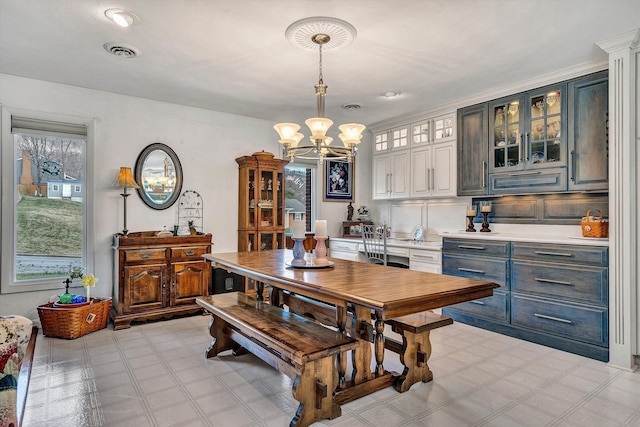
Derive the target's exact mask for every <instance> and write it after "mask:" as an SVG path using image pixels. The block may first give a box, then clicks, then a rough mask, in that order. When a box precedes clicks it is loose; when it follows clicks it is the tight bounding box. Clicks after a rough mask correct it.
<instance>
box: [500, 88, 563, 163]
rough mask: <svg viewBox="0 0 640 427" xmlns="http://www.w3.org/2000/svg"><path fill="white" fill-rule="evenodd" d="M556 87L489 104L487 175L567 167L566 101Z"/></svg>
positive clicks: (561, 91)
mask: <svg viewBox="0 0 640 427" xmlns="http://www.w3.org/2000/svg"><path fill="white" fill-rule="evenodd" d="M565 92H566V91H565V90H564V86H563V85H562V84H561V85H557V86H552V87H547V88H542V89H536V90H535V91H530V92H526V93H523V94H519V95H515V96H511V97H508V98H503V99H499V100H496V101H493V102H491V103H489V157H490V159H489V163H490V166H489V169H490V172H492V173H494V172H501V171H510V170H511V171H516V170H526V169H538V168H547V167H560V166H566V163H567V162H566V137H565V134H566V132H565V131H564V130H565V129H564V128H565V127H566V117H565V116H566V100H565V99H564V93H565Z"/></svg>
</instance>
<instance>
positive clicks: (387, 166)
mask: <svg viewBox="0 0 640 427" xmlns="http://www.w3.org/2000/svg"><path fill="white" fill-rule="evenodd" d="M390 172H391V159H390V156H389V155H383V156H373V199H374V200H380V199H388V198H389V193H390V191H391V187H390V185H389V178H390V177H389V173H390Z"/></svg>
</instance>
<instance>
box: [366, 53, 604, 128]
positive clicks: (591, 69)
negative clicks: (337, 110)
mask: <svg viewBox="0 0 640 427" xmlns="http://www.w3.org/2000/svg"><path fill="white" fill-rule="evenodd" d="M608 68H609V60H608V58H605V59H603V60H600V61H593V62H588V63H584V64H580V65H576V66H573V67H568V68H563V69H561V70H556V71H553V72H551V73H547V74H542V75H540V76H537V77H534V78H531V79H528V80H523V81H521V82H518V83H515V84H511V85H507V86H500V87H493V88H491V89H487V90H485V91H482V92H479V93H477V94H475V95H472V96H470V97H466V98H462V99H458V100H455V101H452V102H448V103H446V104H442V105H439V106H438V107H435V108H429V109H424V110H418V111H415V112H412V113H408V114H403V115H401V116H396V117H391V118H389V119H385V120H381V121H379V122H375V123H371V124H369V125H368V126H367V127H368V128H369V129H370V130H371V131H372V132H374V133H375V132H379V131H382V130H386V129H391V128H394V127H398V126H403V125H407V124H410V123H415V122H418V121H421V120H424V119H426V118H432V117H436V116H440V115H442V114H449V113H451V112H452V111H456V110H457V109H459V108H463V107H467V106H469V105H474V104H479V103H482V102H488V101H491V100H493V99H497V98H502V97H503V96H509V95H513V94H515V93H520V92H524V91H527V90H531V89H536V88H539V87H542V86H547V85H550V84H554V83H558V82H561V81H563V80H570V79H573V78H576V77H581V76H584V75H587V74H591V73H596V72H598V71H603V70H607V69H608Z"/></svg>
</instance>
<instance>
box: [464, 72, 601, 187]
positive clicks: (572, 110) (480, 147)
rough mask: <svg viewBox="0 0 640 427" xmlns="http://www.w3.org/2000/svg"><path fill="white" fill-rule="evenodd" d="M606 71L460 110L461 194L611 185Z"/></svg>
mask: <svg viewBox="0 0 640 427" xmlns="http://www.w3.org/2000/svg"><path fill="white" fill-rule="evenodd" d="M607 93H608V78H607V72H601V73H595V74H591V75H589V76H584V77H581V78H578V79H573V80H570V81H565V82H560V83H557V84H553V85H549V86H545V87H541V88H538V89H534V90H530V91H527V92H522V93H518V94H514V95H512V96H507V97H504V98H500V99H496V100H494V101H490V102H487V103H484V104H479V105H476V106H473V107H467V108H463V109H461V110H459V111H458V128H459V130H458V155H459V157H458V164H459V171H458V195H460V196H481V195H505V194H538V193H549V192H556V193H557V192H572V191H602V190H604V191H606V190H607V188H608V168H607V163H608V162H607V158H608V151H607V148H608V146H607V141H608V140H607V128H608V126H607V119H608V116H607V110H608V107H607V106H608V95H607Z"/></svg>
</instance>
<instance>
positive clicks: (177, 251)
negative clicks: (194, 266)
mask: <svg viewBox="0 0 640 427" xmlns="http://www.w3.org/2000/svg"><path fill="white" fill-rule="evenodd" d="M207 253H209V247H208V246H181V247H176V248H171V258H188V257H201V256H202V255H204V254H207Z"/></svg>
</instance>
